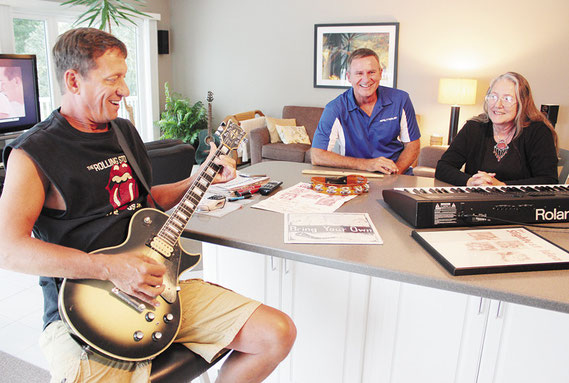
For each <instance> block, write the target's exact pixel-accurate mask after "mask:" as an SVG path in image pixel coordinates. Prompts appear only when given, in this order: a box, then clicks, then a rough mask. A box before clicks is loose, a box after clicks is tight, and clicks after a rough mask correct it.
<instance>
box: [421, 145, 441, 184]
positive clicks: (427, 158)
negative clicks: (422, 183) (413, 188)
mask: <svg viewBox="0 0 569 383" xmlns="http://www.w3.org/2000/svg"><path fill="white" fill-rule="evenodd" d="M447 149H448V145H430V146H425V147H423V148H421V152H420V153H419V158H418V159H417V166H415V167H414V168H413V174H414V175H416V176H420V177H431V178H434V177H435V169H436V167H437V162H439V160H440V159H441V157H442V155H443V154H444V153H445V152H446V150H447Z"/></svg>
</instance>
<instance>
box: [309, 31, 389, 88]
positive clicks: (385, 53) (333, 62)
mask: <svg viewBox="0 0 569 383" xmlns="http://www.w3.org/2000/svg"><path fill="white" fill-rule="evenodd" d="M398 41H399V23H374V24H316V25H314V87H315V88H349V87H350V86H351V85H350V83H349V82H348V78H347V76H346V72H347V70H348V68H347V64H348V57H349V56H350V53H351V52H353V51H355V50H356V49H358V48H369V49H372V50H373V51H375V52H376V53H377V55H378V56H379V64H380V65H381V67H382V68H383V73H382V76H381V82H380V85H383V86H389V87H392V88H396V87H397V44H398Z"/></svg>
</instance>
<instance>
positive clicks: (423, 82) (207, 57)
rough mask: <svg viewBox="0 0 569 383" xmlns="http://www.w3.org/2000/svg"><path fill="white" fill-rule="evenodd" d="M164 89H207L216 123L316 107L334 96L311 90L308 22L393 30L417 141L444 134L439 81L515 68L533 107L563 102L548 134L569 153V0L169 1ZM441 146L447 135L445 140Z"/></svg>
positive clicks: (193, 92) (482, 78) (191, 92)
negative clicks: (386, 25) (253, 113)
mask: <svg viewBox="0 0 569 383" xmlns="http://www.w3.org/2000/svg"><path fill="white" fill-rule="evenodd" d="M170 4H171V19H170V23H171V30H170V33H171V41H170V43H171V45H170V47H171V59H172V84H171V85H172V88H173V89H174V90H175V91H177V92H180V93H183V94H185V95H187V96H189V97H190V98H191V99H192V100H193V101H197V100H198V99H200V100H205V97H206V94H207V91H208V90H211V91H213V92H214V103H213V110H214V121H220V120H221V119H222V118H223V117H225V116H226V115H227V114H233V113H239V112H243V111H247V110H252V109H261V110H262V111H263V112H264V113H265V114H267V115H271V116H280V113H281V110H282V106H283V105H287V104H289V105H290V104H294V105H309V106H324V105H325V104H326V103H327V102H328V101H329V100H331V99H332V98H334V97H335V96H336V95H338V94H339V93H340V92H341V91H342V90H339V89H322V88H314V87H313V67H314V24H324V23H365V22H392V21H397V22H399V23H400V30H399V33H400V35H399V57H398V62H399V64H398V80H397V87H398V88H400V89H404V90H406V91H408V92H409V93H410V95H411V99H412V101H413V103H414V105H415V110H416V112H417V113H418V114H420V115H421V116H422V124H421V125H422V133H423V144H425V143H426V142H428V137H429V135H430V134H432V133H438V134H441V135H443V136H445V137H446V134H447V132H448V123H449V118H450V106H448V105H442V104H438V103H437V91H438V81H439V78H442V77H466V78H476V79H478V80H479V85H478V86H479V89H478V97H477V102H478V104H477V105H475V106H463V107H462V109H461V119H460V126H462V124H463V123H464V121H465V120H466V118H468V117H471V116H472V115H475V114H478V113H480V112H481V111H482V99H483V95H484V93H485V91H486V88H487V87H488V84H489V82H490V80H491V79H492V78H493V77H495V76H496V75H498V74H501V73H503V72H506V71H509V70H512V71H517V72H520V73H521V74H523V75H524V76H525V77H526V78H527V79H528V80H529V82H530V84H531V86H532V90H533V93H534V98H535V101H536V104H537V105H538V107H539V105H540V104H542V103H555V104H559V105H560V115H559V119H558V123H557V132H558V134H559V137H560V143H561V146H563V147H569V65H568V64H569V22H567V20H568V19H567V15H569V2H568V1H566V0H541V1H535V0H500V1H495V0H479V1H476V2H474V1H471V0H453V1H448V0H430V1H423V0H393V1H385V0H379V1H378V0H352V1H330V0H309V1H306V0H239V1H235V0H171V1H170ZM445 140H446V138H445Z"/></svg>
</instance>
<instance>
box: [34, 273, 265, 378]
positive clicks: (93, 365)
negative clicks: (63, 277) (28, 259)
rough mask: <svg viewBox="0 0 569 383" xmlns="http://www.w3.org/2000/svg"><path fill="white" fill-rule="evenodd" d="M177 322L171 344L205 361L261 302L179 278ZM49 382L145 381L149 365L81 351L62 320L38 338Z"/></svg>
mask: <svg viewBox="0 0 569 383" xmlns="http://www.w3.org/2000/svg"><path fill="white" fill-rule="evenodd" d="M180 287H181V290H180V299H181V303H182V323H181V326H180V331H179V333H178V336H177V338H176V340H175V342H179V343H183V344H184V345H185V346H186V347H188V348H189V349H190V350H192V351H193V352H195V353H196V354H199V355H201V356H202V357H203V358H204V359H206V360H207V361H211V360H213V359H214V358H215V356H216V355H218V354H219V353H221V352H222V351H223V349H225V348H226V347H227V345H228V344H229V343H231V341H232V340H233V339H234V338H235V336H236V335H237V333H238V332H239V330H240V329H241V328H242V327H243V325H244V324H245V322H246V321H247V320H248V319H249V317H251V315H252V314H253V312H254V311H255V310H256V309H257V308H258V307H259V306H260V305H261V303H259V302H257V301H255V300H252V299H249V298H246V297H243V296H241V295H239V294H237V293H235V292H233V291H231V290H227V289H225V288H223V287H221V286H217V285H214V284H210V283H206V282H203V281H202V280H200V279H190V280H187V281H182V282H180ZM40 346H41V348H42V351H43V353H44V355H45V357H46V359H47V361H48V364H49V369H50V373H51V382H52V383H61V382H66V383H71V382H85V381H89V382H148V380H149V376H150V368H151V364H150V362H148V361H144V362H121V361H117V360H113V359H108V358H105V357H103V356H101V355H100V354H97V353H95V352H91V351H85V350H84V349H83V348H82V347H81V346H80V345H79V344H78V343H77V342H76V341H75V340H74V339H73V338H72V337H71V336H70V334H69V329H68V327H67V325H66V324H65V323H63V322H62V321H57V322H53V323H51V324H50V325H49V326H48V327H47V328H46V329H45V330H44V331H43V333H42V335H41V337H40Z"/></svg>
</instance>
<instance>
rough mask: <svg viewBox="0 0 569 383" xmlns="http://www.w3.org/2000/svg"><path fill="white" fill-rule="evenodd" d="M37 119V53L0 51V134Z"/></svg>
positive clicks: (27, 125)
mask: <svg viewBox="0 0 569 383" xmlns="http://www.w3.org/2000/svg"><path fill="white" fill-rule="evenodd" d="M40 119H41V116H40V99H39V90H38V74H37V64H36V56H35V55H16V54H0V135H5V134H6V133H13V132H19V131H23V130H26V129H29V128H31V127H32V126H34V125H35V124H37V123H38V122H39V121H40Z"/></svg>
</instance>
